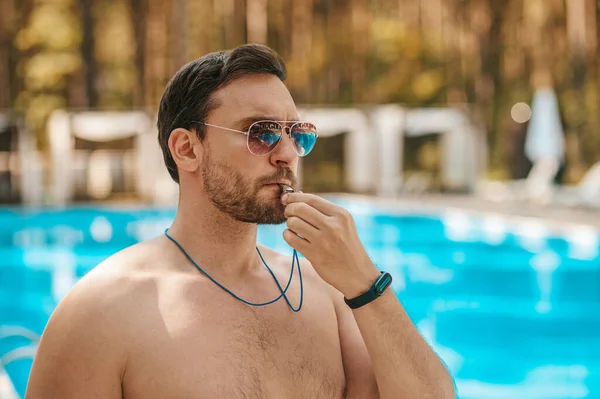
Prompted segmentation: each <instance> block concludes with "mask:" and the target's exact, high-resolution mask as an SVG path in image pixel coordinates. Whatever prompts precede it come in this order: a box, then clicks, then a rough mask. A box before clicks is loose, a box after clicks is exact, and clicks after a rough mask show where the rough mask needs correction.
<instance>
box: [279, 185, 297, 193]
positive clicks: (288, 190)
mask: <svg viewBox="0 0 600 399" xmlns="http://www.w3.org/2000/svg"><path fill="white" fill-rule="evenodd" d="M279 186H281V190H282V191H283V194H289V193H294V192H296V190H294V189H293V188H292V187H290V186H288V185H286V184H280V185H279Z"/></svg>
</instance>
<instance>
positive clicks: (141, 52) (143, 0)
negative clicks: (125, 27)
mask: <svg viewBox="0 0 600 399" xmlns="http://www.w3.org/2000/svg"><path fill="white" fill-rule="evenodd" d="M146 10H147V0H130V2H129V19H130V21H131V26H132V28H133V36H134V40H135V55H134V62H135V79H136V84H135V85H134V87H133V106H134V107H136V108H140V107H143V106H145V105H146V92H145V88H146V64H145V58H146V57H145V54H146V18H147V11H146Z"/></svg>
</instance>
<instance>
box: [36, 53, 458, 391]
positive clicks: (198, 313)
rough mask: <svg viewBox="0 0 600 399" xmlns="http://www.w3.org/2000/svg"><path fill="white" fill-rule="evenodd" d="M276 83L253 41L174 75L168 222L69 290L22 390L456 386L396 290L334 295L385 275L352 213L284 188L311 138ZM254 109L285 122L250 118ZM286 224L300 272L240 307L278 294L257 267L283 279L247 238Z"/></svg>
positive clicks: (165, 130) (273, 257)
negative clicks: (172, 195)
mask: <svg viewBox="0 0 600 399" xmlns="http://www.w3.org/2000/svg"><path fill="white" fill-rule="evenodd" d="M284 79H285V66H284V64H283V62H282V60H281V59H280V58H279V57H278V56H277V54H275V53H274V52H273V51H272V50H270V49H269V48H267V47H265V46H259V45H245V46H241V47H239V48H237V49H234V50H233V51H230V52H219V53H213V54H208V55H206V56H204V57H202V58H200V59H198V60H196V61H193V62H191V63H189V64H187V65H185V66H184V67H183V68H182V69H181V70H180V71H179V72H177V74H176V75H175V76H174V77H173V79H172V80H171V81H170V83H169V84H168V87H167V88H166V90H165V93H164V95H163V98H162V100H161V104H160V110H159V115H158V129H159V142H160V145H161V147H162V150H163V153H164V160H165V163H166V165H167V168H168V170H169V173H170V174H171V176H172V177H173V179H174V180H175V181H177V182H178V183H179V189H180V198H179V204H178V209H177V215H176V217H175V220H174V221H173V224H172V225H171V226H170V228H169V229H168V231H167V232H166V234H164V235H160V236H158V237H156V238H154V239H152V240H148V241H145V242H141V243H139V244H136V245H133V246H131V247H129V248H126V249H124V250H123V251H120V252H118V253H116V254H114V255H113V256H111V257H110V258H108V259H107V260H106V261H104V262H103V263H102V264H100V265H98V266H97V267H96V268H94V269H93V270H92V271H91V272H89V273H88V274H87V275H86V276H85V277H84V278H82V279H81V280H80V281H79V282H78V283H77V284H76V285H75V287H73V289H72V290H71V291H70V292H69V293H68V294H67V295H66V296H65V298H64V299H63V300H62V301H61V302H60V304H59V305H58V307H57V308H56V310H55V311H54V313H53V315H52V316H51V318H50V320H49V322H48V325H47V327H46V329H45V331H44V334H43V336H42V339H41V342H40V346H39V349H38V352H37V355H36V357H35V360H34V363H33V367H32V370H31V375H30V379H29V384H28V389H27V395H26V398H28V399H46V398H48V399H50V398H52V399H53V398H56V399H59V398H60V399H71V398H73V399H75V398H77V399H92V398H106V399H117V398H127V399H133V398H136V399H155V398H156V399H168V398H173V399H175V398H232V399H236V398H273V399H275V398H276V399H286V398H298V399H313V398H327V399H333V398H336V399H337V398H344V397H346V398H378V397H379V398H386V399H392V398H394V399H395V398H436V399H450V398H454V397H455V392H454V384H453V380H452V378H451V377H450V376H449V373H448V372H447V370H446V368H445V367H444V364H443V363H442V362H441V361H440V359H439V358H438V357H437V356H436V354H435V353H434V352H433V351H432V349H431V348H430V347H429V346H428V345H427V343H426V342H425V341H424V340H423V339H422V337H421V336H420V334H419V333H418V331H417V330H416V329H415V327H414V325H413V324H412V323H411V320H410V319H409V318H408V316H407V315H406V313H405V311H404V310H403V308H402V305H401V304H400V302H399V301H398V299H397V298H396V296H395V295H394V293H393V291H392V290H391V289H386V290H385V291H384V292H383V294H382V295H380V296H378V297H376V299H375V300H371V301H370V302H368V303H366V304H364V305H363V306H360V307H357V308H351V306H350V304H347V303H346V302H345V300H344V297H345V298H347V299H349V300H352V299H354V298H356V297H358V296H359V295H361V294H363V293H365V292H367V291H368V290H369V289H370V288H371V286H372V285H373V283H374V282H375V281H376V280H377V279H378V278H379V277H380V276H382V274H381V272H380V271H379V270H378V269H377V267H376V266H375V265H374V264H373V263H372V262H371V260H370V259H369V256H368V254H367V252H366V251H365V249H364V247H363V245H362V244H361V242H360V240H359V238H358V235H357V232H356V229H355V226H354V223H353V220H352V217H351V216H350V214H349V213H348V212H347V211H346V210H344V209H342V208H341V207H339V206H337V205H334V204H332V203H331V202H329V201H326V200H325V199H323V198H320V197H318V196H315V195H311V194H307V193H302V192H296V193H292V194H288V195H287V197H286V196H285V195H283V196H282V188H281V185H280V184H286V185H288V186H291V187H295V186H296V184H297V182H296V178H295V173H296V170H297V166H298V159H299V156H304V155H306V154H307V153H308V152H310V150H311V149H312V145H313V144H314V140H315V137H314V136H312V133H314V127H313V126H312V125H311V124H310V123H302V124H297V125H293V123H294V122H293V121H297V119H298V114H297V110H296V107H295V104H294V101H293V100H292V97H291V95H290V93H289V92H288V90H287V88H286V86H285V85H284V83H283V81H284ZM265 120H266V121H280V122H260V123H258V124H255V122H257V121H265ZM281 121H283V122H281ZM253 124H254V125H253ZM247 132H250V133H249V134H241V133H247ZM284 222H286V223H287V226H286V227H287V229H286V231H285V232H284V234H283V238H282V239H284V240H285V242H286V243H287V244H289V246H290V247H291V248H294V249H296V250H297V251H298V252H299V253H301V254H303V255H304V257H305V259H302V260H301V272H302V282H303V283H302V286H301V285H300V281H301V280H300V276H299V274H298V271H297V270H296V271H295V272H294V280H293V281H292V284H291V285H290V287H289V289H288V290H287V291H286V292H285V295H286V296H285V297H283V298H280V300H278V301H276V302H273V303H271V304H269V305H265V306H254V305H251V304H248V303H246V302H249V303H252V304H255V305H256V304H260V303H265V302H269V301H271V300H272V299H274V298H277V297H278V296H281V289H280V288H279V287H278V286H277V283H276V282H275V280H274V279H273V277H272V276H271V274H270V273H269V271H268V269H267V268H266V267H265V264H266V265H268V266H269V267H270V269H271V270H272V271H273V273H274V275H275V277H276V278H277V280H278V281H279V282H280V283H281V286H282V288H284V287H285V285H286V284H287V281H288V279H289V276H290V267H291V264H292V258H291V257H290V256H289V255H290V254H285V255H283V254H279V253H276V252H275V251H273V250H270V249H268V248H266V247H263V246H258V247H257V242H256V241H257V226H258V225H260V224H280V223H284ZM290 253H292V249H290ZM186 254H187V256H186ZM188 256H189V257H188ZM261 256H262V259H264V263H263V261H262V259H261ZM208 276H210V277H211V278H209V277H208ZM217 283H218V284H217ZM301 287H302V290H301ZM301 291H302V292H301ZM234 295H235V296H234ZM236 297H237V298H236ZM238 298H239V299H238ZM301 298H302V307H301V309H300V310H299V311H294V310H297V309H298V308H299V307H300V299H301ZM285 299H287V300H288V301H289V305H288V303H287V302H286V300H285ZM242 300H243V301H246V302H243V301H242ZM353 306H354V305H353Z"/></svg>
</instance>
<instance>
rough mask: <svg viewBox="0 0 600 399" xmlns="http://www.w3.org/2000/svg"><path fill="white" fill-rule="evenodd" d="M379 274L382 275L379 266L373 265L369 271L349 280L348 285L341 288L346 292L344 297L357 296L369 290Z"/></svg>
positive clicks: (343, 292) (342, 291)
mask: <svg viewBox="0 0 600 399" xmlns="http://www.w3.org/2000/svg"><path fill="white" fill-rule="evenodd" d="M379 276H381V271H379V270H378V269H377V267H376V266H375V265H373V267H372V268H370V270H369V271H366V272H365V273H364V274H362V275H361V276H360V277H357V278H355V279H353V280H352V282H349V283H348V284H347V286H346V287H344V289H343V290H341V293H342V294H344V297H346V298H347V299H352V298H356V297H357V296H359V295H362V294H364V293H365V292H367V291H369V289H370V288H371V286H372V285H373V283H375V281H377V279H378V278H379Z"/></svg>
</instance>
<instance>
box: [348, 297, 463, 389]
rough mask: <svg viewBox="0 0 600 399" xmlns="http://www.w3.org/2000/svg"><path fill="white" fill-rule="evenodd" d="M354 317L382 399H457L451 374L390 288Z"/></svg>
mask: <svg viewBox="0 0 600 399" xmlns="http://www.w3.org/2000/svg"><path fill="white" fill-rule="evenodd" d="M353 313H354V318H355V319H356V322H357V324H358V327H359V329H360V332H361V334H362V337H363V339H364V341H365V344H366V346H367V350H368V351H369V354H370V356H371V359H372V362H373V370H374V373H375V377H376V379H377V385H378V387H379V395H380V398H382V399H390V398H403V399H412V398H419V399H425V398H427V399H429V398H431V399H433V398H435V399H454V398H455V397H456V393H455V391H454V382H453V380H452V377H451V376H450V374H449V372H448V370H447V369H446V367H445V366H444V364H443V362H442V361H441V360H440V359H439V358H438V356H437V355H436V353H435V352H434V351H433V350H432V349H431V348H430V347H429V345H428V344H427V342H426V341H425V340H424V339H423V338H422V337H421V335H420V334H419V331H418V330H417V329H416V328H415V326H414V325H413V323H412V321H411V320H410V318H409V317H408V315H407V314H406V312H405V311H404V308H403V307H402V305H401V304H400V302H399V301H398V299H397V298H396V296H395V295H394V292H393V291H392V289H391V288H390V289H388V290H387V291H386V292H385V293H384V294H383V295H382V296H381V297H380V298H377V299H376V300H375V301H373V302H371V303H369V304H367V305H365V306H363V307H361V308H358V309H354V310H353Z"/></svg>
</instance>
